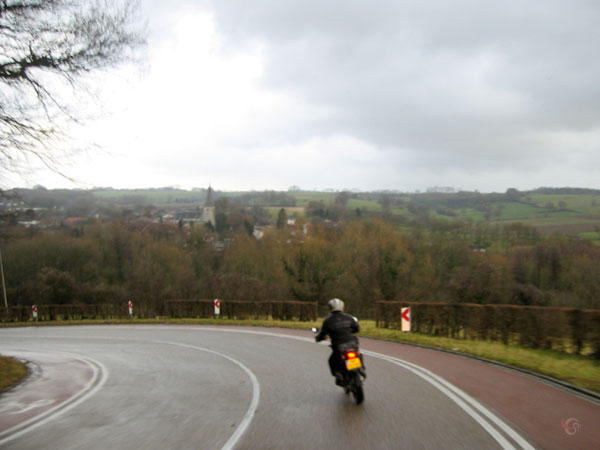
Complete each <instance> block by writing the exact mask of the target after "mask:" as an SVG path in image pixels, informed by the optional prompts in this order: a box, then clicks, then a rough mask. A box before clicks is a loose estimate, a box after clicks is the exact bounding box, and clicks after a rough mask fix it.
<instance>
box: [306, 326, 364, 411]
mask: <svg viewBox="0 0 600 450" xmlns="http://www.w3.org/2000/svg"><path fill="white" fill-rule="evenodd" d="M312 332H313V333H318V332H319V329H318V328H314V327H313V328H312ZM339 350H340V354H341V357H342V360H343V361H344V368H345V370H344V371H343V372H341V378H342V379H341V387H342V388H343V389H344V392H345V393H346V394H350V393H351V394H352V396H353V397H354V400H355V401H356V404H357V405H360V404H361V403H362V402H363V401H364V399H365V394H364V391H363V385H362V378H361V376H362V377H364V376H365V372H364V368H363V364H362V358H361V355H360V351H359V350H358V348H357V347H355V346H345V347H343V348H340V349H339Z"/></svg>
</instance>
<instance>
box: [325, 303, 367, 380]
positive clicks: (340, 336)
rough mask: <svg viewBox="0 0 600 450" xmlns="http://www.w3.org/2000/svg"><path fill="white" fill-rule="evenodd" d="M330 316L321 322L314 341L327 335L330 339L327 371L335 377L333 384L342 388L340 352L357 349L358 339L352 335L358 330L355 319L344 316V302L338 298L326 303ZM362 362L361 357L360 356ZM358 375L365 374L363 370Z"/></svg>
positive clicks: (342, 367) (342, 363) (342, 368)
mask: <svg viewBox="0 0 600 450" xmlns="http://www.w3.org/2000/svg"><path fill="white" fill-rule="evenodd" d="M327 307H328V308H329V311H330V313H331V314H330V315H329V316H328V317H326V318H325V320H323V325H322V327H321V331H319V334H317V336H315V341H317V342H320V341H322V340H324V339H325V338H326V337H327V336H328V335H329V337H330V338H331V350H332V351H331V355H330V356H329V369H330V370H331V375H333V376H334V377H335V383H336V384H337V385H338V386H343V381H342V380H343V378H342V373H343V371H344V370H345V366H344V362H343V360H342V356H341V355H342V351H343V349H344V348H345V347H349V346H351V347H355V348H357V349H358V338H357V337H356V336H355V335H354V333H357V332H358V331H359V329H360V326H359V324H358V321H357V320H356V318H355V317H352V316H350V315H348V314H344V312H343V311H344V302H343V301H341V300H340V299H339V298H333V299H331V300H329V302H328V303H327ZM360 358H361V361H362V355H361V357H360ZM359 373H360V374H361V375H362V376H363V377H365V378H366V376H367V375H366V372H365V371H364V364H363V368H361V369H360V371H359Z"/></svg>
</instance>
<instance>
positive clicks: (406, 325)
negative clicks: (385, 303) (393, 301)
mask: <svg viewBox="0 0 600 450" xmlns="http://www.w3.org/2000/svg"><path fill="white" fill-rule="evenodd" d="M401 316H402V331H410V308H402V310H401Z"/></svg>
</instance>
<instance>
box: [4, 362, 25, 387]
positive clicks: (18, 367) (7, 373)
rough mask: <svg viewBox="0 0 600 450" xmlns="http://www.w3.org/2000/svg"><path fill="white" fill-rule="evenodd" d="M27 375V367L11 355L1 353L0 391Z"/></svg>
mask: <svg viewBox="0 0 600 450" xmlns="http://www.w3.org/2000/svg"><path fill="white" fill-rule="evenodd" d="M26 375H27V367H26V366H25V364H23V363H22V362H21V361H19V360H17V359H15V358H11V357H10V356H2V355H0V392H2V391H4V390H5V389H8V388H9V387H11V386H14V385H15V384H17V383H18V382H19V381H21V380H22V379H23V378H25V376H26Z"/></svg>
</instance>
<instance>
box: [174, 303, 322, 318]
mask: <svg viewBox="0 0 600 450" xmlns="http://www.w3.org/2000/svg"><path fill="white" fill-rule="evenodd" d="M167 315H168V316H169V317H173V318H181V317H191V318H194V317H195V318H209V317H214V306H213V301H212V300H171V301H168V302H167ZM219 316H220V317H223V318H228V319H255V320H259V319H273V320H300V321H310V320H313V321H314V320H317V303H316V302H298V301H259V302H244V301H235V300H222V301H221V310H220V315H219Z"/></svg>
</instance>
